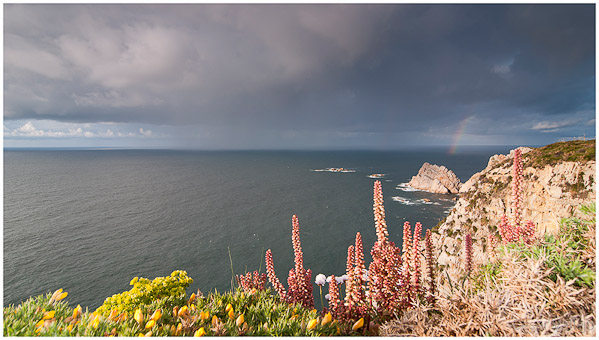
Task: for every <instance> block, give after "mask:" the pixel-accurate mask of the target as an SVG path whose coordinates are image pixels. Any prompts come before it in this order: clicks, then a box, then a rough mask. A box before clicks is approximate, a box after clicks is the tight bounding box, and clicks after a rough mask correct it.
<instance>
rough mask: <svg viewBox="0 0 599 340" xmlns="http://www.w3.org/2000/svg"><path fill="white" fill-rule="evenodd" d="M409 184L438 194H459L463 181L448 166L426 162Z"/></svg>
mask: <svg viewBox="0 0 599 340" xmlns="http://www.w3.org/2000/svg"><path fill="white" fill-rule="evenodd" d="M408 185H409V186H411V187H412V188H414V189H418V190H424V191H429V192H434V193H437V194H457V193H458V192H459V191H460V187H461V186H462V182H460V179H459V178H458V177H457V176H456V175H455V174H454V173H453V171H451V170H449V169H447V168H446V167H444V166H439V165H433V164H429V163H424V164H423V165H422V167H421V168H420V171H418V175H416V176H414V177H412V180H411V181H410V182H409V183H408Z"/></svg>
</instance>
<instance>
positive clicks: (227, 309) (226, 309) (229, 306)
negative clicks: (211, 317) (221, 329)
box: [225, 303, 233, 313]
mask: <svg viewBox="0 0 599 340" xmlns="http://www.w3.org/2000/svg"><path fill="white" fill-rule="evenodd" d="M231 309H233V306H231V304H230V303H229V304H227V308H225V312H227V313H228V312H229V311H230V310H231Z"/></svg>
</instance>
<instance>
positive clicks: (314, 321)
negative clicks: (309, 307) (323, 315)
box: [308, 319, 318, 330]
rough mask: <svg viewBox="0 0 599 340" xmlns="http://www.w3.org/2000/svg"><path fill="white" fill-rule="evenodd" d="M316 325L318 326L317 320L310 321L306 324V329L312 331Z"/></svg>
mask: <svg viewBox="0 0 599 340" xmlns="http://www.w3.org/2000/svg"><path fill="white" fill-rule="evenodd" d="M316 325H318V320H316V319H312V320H310V322H308V329H309V330H310V329H314V327H316Z"/></svg>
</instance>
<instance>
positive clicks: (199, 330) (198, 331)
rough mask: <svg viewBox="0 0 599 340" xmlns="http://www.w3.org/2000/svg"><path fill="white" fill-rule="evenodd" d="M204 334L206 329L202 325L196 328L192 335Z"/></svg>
mask: <svg viewBox="0 0 599 340" xmlns="http://www.w3.org/2000/svg"><path fill="white" fill-rule="evenodd" d="M205 334H206V331H205V330H204V327H202V328H200V329H198V330H197V331H196V332H195V333H194V334H193V336H204V335H205Z"/></svg>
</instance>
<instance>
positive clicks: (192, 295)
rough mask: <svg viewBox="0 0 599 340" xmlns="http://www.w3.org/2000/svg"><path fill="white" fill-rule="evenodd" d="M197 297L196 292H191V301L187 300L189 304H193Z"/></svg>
mask: <svg viewBox="0 0 599 340" xmlns="http://www.w3.org/2000/svg"><path fill="white" fill-rule="evenodd" d="M195 299H196V294H195V293H191V296H190V297H189V301H187V304H188V305H191V304H192V303H193V302H194V301H195Z"/></svg>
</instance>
